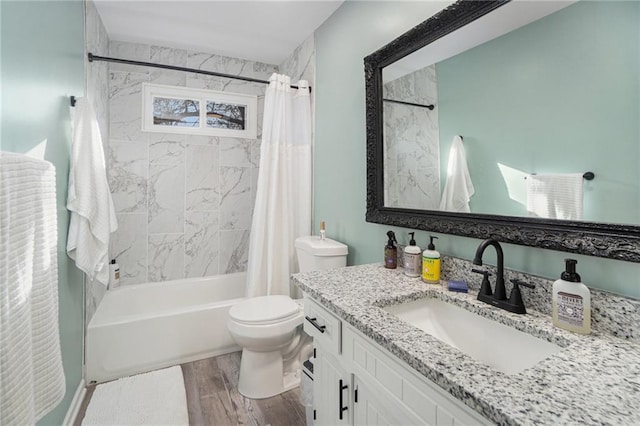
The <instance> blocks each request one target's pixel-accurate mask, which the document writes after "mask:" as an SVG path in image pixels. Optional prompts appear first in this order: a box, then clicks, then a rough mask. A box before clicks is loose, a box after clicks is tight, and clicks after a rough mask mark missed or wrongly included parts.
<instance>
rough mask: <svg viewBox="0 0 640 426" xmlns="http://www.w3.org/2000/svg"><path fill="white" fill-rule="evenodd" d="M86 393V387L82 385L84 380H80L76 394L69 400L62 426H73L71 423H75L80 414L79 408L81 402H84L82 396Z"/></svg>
mask: <svg viewBox="0 0 640 426" xmlns="http://www.w3.org/2000/svg"><path fill="white" fill-rule="evenodd" d="M86 393H87V387H86V386H85V384H84V379H83V380H80V384H79V385H78V389H76V393H75V394H74V395H73V399H72V400H71V405H70V406H69V409H68V410H67V415H66V416H64V420H63V421H62V424H63V425H64V426H73V422H75V420H76V417H78V414H79V413H80V408H81V407H82V401H84V396H85V395H86Z"/></svg>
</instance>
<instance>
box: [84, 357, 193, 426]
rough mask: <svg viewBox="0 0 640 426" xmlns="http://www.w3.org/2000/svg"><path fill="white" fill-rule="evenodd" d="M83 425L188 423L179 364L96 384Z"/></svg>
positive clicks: (185, 396)
mask: <svg viewBox="0 0 640 426" xmlns="http://www.w3.org/2000/svg"><path fill="white" fill-rule="evenodd" d="M82 424H83V425H87V426H90V425H127V426H129V425H154V426H155V425H188V424H189V414H188V412H187V395H186V392H185V389H184V380H183V378H182V370H181V368H180V367H179V366H177V367H171V368H166V369H164V370H157V371H152V372H150V373H145V374H138V375H137V376H131V377H125V378H123V379H118V380H116V381H113V382H109V383H104V384H101V385H98V386H97V387H96V389H95V391H94V392H93V395H92V396H91V400H90V401H89V407H87V413H86V414H85V416H84V419H83V420H82Z"/></svg>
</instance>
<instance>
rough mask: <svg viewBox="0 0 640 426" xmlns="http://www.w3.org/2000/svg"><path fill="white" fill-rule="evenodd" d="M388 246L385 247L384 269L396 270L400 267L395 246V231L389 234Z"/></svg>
mask: <svg viewBox="0 0 640 426" xmlns="http://www.w3.org/2000/svg"><path fill="white" fill-rule="evenodd" d="M387 237H389V241H387V245H386V246H384V267H385V268H387V269H396V268H397V267H398V248H397V247H396V246H395V245H394V244H393V243H397V242H398V241H396V234H394V233H393V231H389V232H387Z"/></svg>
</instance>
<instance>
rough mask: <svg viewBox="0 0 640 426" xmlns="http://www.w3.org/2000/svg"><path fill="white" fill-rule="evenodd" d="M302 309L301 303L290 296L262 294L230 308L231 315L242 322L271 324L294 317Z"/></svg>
mask: <svg viewBox="0 0 640 426" xmlns="http://www.w3.org/2000/svg"><path fill="white" fill-rule="evenodd" d="M300 311H301V307H300V305H299V304H298V303H296V302H295V301H294V300H293V299H291V298H290V297H289V296H282V295H275V296H261V297H252V298H250V299H247V300H244V301H242V302H240V303H237V304H235V305H234V306H232V307H231V309H230V310H229V317H230V318H231V319H232V320H233V321H235V322H237V323H240V324H245V325H269V324H275V323H281V322H284V321H287V320H289V319H291V318H294V317H296V316H298V315H299V314H300Z"/></svg>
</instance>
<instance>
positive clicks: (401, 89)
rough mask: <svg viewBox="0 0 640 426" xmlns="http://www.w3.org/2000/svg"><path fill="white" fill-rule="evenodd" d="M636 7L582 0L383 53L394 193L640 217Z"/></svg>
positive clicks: (414, 204) (400, 202) (390, 199)
mask: <svg viewBox="0 0 640 426" xmlns="http://www.w3.org/2000/svg"><path fill="white" fill-rule="evenodd" d="M565 6H566V4H565ZM506 7H507V6H504V8H506ZM501 9H502V8H501ZM639 18H640V3H638V2H624V1H620V2H617V1H608V2H586V1H581V2H577V3H574V4H571V5H569V6H566V7H563V8H561V9H560V10H557V11H555V12H554V13H552V14H550V15H548V16H544V17H542V18H541V19H538V20H536V21H535V22H531V23H529V24H527V25H525V26H523V27H521V28H518V29H515V30H513V31H511V32H509V33H507V34H504V35H500V36H499V37H497V38H494V39H492V40H490V41H488V42H485V43H483V44H481V45H478V46H476V47H473V48H471V49H468V50H466V51H463V52H462V53H458V54H455V55H454V56H451V57H446V56H443V55H442V54H441V53H442V49H440V52H439V53H436V54H433V52H434V49H436V48H437V46H435V43H434V44H431V45H428V46H426V47H424V48H423V49H421V50H419V51H416V52H414V53H412V54H411V55H409V56H408V57H407V58H405V59H403V60H401V61H398V62H397V63H395V64H391V65H390V66H388V67H385V68H384V69H383V87H382V95H383V99H384V100H383V145H384V149H383V151H384V158H383V164H384V173H383V182H384V205H385V207H399V208H412V209H420V210H449V211H458V212H471V213H481V214H495V215H505V216H518V217H547V218H556V219H570V220H585V221H589V222H610V223H621V224H640V188H639V185H640V173H639V171H638V162H639V160H640V125H639V122H640V107H639V104H640V102H639V98H640V22H639ZM479 21H481V20H479ZM438 55H440V57H438ZM424 57H430V58H431V59H426V62H420V60H418V59H419V58H424ZM433 58H436V59H437V62H436V63H433V62H429V61H433V60H434V59H433ZM416 63H419V65H416ZM409 64H410V66H409ZM400 65H402V66H400ZM397 101H400V103H399V102H397ZM430 107H431V108H433V109H430ZM457 136H461V137H462V138H461V139H457ZM456 140H458V141H459V142H461V143H454V141H456ZM452 158H453V159H457V161H452V160H451V159H452ZM465 162H466V164H464V163H465ZM585 172H592V173H593V174H594V175H595V178H594V179H592V180H587V179H583V174H584V173H585Z"/></svg>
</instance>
